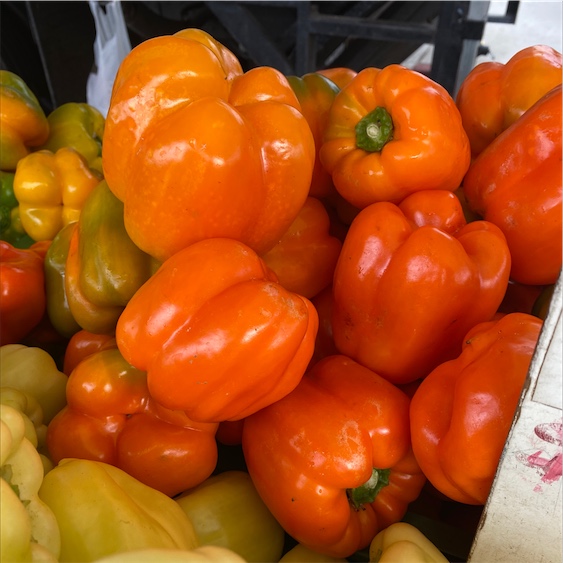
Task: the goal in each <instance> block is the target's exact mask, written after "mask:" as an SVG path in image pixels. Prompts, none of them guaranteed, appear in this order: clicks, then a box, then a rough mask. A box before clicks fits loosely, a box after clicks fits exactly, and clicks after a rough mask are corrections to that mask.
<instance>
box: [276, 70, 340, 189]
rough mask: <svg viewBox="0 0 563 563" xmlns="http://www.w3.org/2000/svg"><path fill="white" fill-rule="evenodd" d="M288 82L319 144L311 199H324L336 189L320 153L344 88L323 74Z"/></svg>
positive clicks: (316, 149)
mask: <svg viewBox="0 0 563 563" xmlns="http://www.w3.org/2000/svg"><path fill="white" fill-rule="evenodd" d="M287 80H288V82H289V84H290V86H291V87H292V88H293V91H294V92H295V95H296V96H297V99H298V100H299V103H300V104H301V112H302V113H303V115H304V116H305V119H306V120H307V123H308V124H309V127H310V128H311V133H313V139H314V140H315V166H314V168H313V177H312V179H311V186H310V188H309V195H310V196H314V197H324V196H327V195H328V194H329V193H331V192H332V191H334V185H333V183H332V177H331V175H330V174H329V173H328V172H327V171H326V170H325V168H324V166H323V165H322V163H321V159H320V157H319V151H320V148H321V145H322V142H323V136H324V132H325V129H326V126H327V123H328V114H329V111H330V107H331V106H332V102H333V101H334V98H335V97H336V94H338V92H340V88H338V86H337V85H336V84H335V83H334V82H332V81H331V80H329V79H327V78H325V77H324V76H323V75H322V74H319V73H315V72H311V73H309V74H305V75H303V76H301V77H298V76H288V77H287Z"/></svg>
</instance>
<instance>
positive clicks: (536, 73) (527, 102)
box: [456, 45, 562, 157]
mask: <svg viewBox="0 0 563 563" xmlns="http://www.w3.org/2000/svg"><path fill="white" fill-rule="evenodd" d="M561 62H562V57H561V53H558V52H557V51H556V50H555V49H553V48H552V47H548V46H547V45H533V46H531V47H526V48H525V49H522V50H521V51H518V52H517V53H516V54H515V55H514V56H513V57H512V58H511V59H510V60H509V61H508V62H507V63H506V64H502V63H497V62H493V61H490V62H489V61H488V62H484V63H481V64H478V65H477V66H475V67H474V68H473V69H472V70H471V72H470V73H469V74H468V75H467V76H466V77H465V79H464V80H463V82H462V84H461V87H460V89H459V91H458V93H457V97H456V103H457V107H458V108H459V111H460V113H461V119H462V122H463V127H464V128H465V130H466V132H467V135H468V137H469V143H470V144H471V153H472V155H473V156H474V157H476V156H477V155H478V154H479V153H481V152H483V150H484V149H485V148H486V147H487V146H488V145H490V144H491V142H492V141H493V140H494V139H495V138H496V137H498V136H499V135H500V134H501V133H502V132H503V131H504V130H505V129H507V128H508V127H510V125H512V124H513V123H514V122H515V121H516V120H517V119H518V118H519V117H520V116H521V115H522V114H523V113H524V112H525V111H527V110H528V109H529V108H531V107H532V106H533V105H534V104H535V103H536V102H537V101H538V100H539V99H540V98H542V97H543V96H544V95H545V94H547V93H548V92H549V91H550V90H552V89H553V88H555V86H557V85H558V84H561V76H562V75H561Z"/></svg>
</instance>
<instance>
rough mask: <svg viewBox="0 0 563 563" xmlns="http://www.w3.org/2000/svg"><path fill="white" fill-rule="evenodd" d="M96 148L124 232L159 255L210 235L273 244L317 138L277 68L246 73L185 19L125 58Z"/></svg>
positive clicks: (305, 187)
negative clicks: (120, 209) (182, 26)
mask: <svg viewBox="0 0 563 563" xmlns="http://www.w3.org/2000/svg"><path fill="white" fill-rule="evenodd" d="M102 157H103V166H104V174H105V177H106V179H107V182H108V185H109V187H110V189H111V190H112V191H113V193H114V194H115V195H116V196H117V197H118V198H119V199H121V200H122V201H123V202H124V204H125V226H126V228H127V231H128V233H129V235H130V236H131V239H132V240H133V241H134V242H135V244H137V245H138V246H139V248H141V249H142V250H144V251H145V252H147V253H148V254H150V255H151V256H154V257H155V258H157V259H158V260H161V261H163V260H165V259H166V258H169V257H170V256H172V254H174V253H176V252H178V251H179V250H181V249H182V248H184V247H186V246H187V245H189V244H191V243H193V242H196V241H198V240H202V239H206V238H214V237H228V238H234V239H237V240H240V241H242V242H244V243H245V244H247V245H248V246H250V247H251V248H253V249H254V250H255V251H256V252H258V253H261V252H265V251H267V250H269V249H270V248H271V247H273V246H274V244H276V242H277V241H278V240H279V238H280V237H281V236H282V235H283V233H284V232H285V231H286V230H287V229H288V228H289V226H290V225H291V223H292V221H293V220H294V219H295V217H296V216H297V213H298V212H299V209H301V207H302V205H303V203H304V202H305V199H306V197H307V195H308V192H309V186H310V182H311V176H312V171H313V165H314V160H315V143H314V139H313V135H312V133H311V130H310V128H309V125H308V123H307V121H306V119H305V117H304V116H303V115H302V114H301V112H300V106H299V101H298V100H297V98H296V96H295V94H294V93H293V90H292V89H291V87H290V85H289V83H288V82H287V80H286V78H285V77H284V76H283V75H282V74H281V73H280V72H279V71H277V70H275V69H273V68H269V67H258V68H254V69H251V70H250V71H248V72H246V73H243V72H242V70H241V67H240V63H239V61H238V60H237V59H236V57H234V55H233V54H232V53H231V52H230V51H228V50H227V49H226V48H225V47H224V46H223V45H221V44H220V43H218V42H217V41H215V40H214V39H213V38H212V37H210V36H209V35H208V34H206V33H205V32H203V31H201V30H194V29H187V30H182V31H180V32H178V33H176V34H174V35H171V36H161V37H156V38H152V39H149V40H147V41H145V42H143V43H141V44H140V45H139V46H137V47H136V48H134V49H133V50H132V51H131V53H130V54H129V55H128V56H127V57H126V58H125V59H124V61H123V62H122V64H121V66H120V68H119V70H118V73H117V76H116V79H115V82H114V88H113V93H112V98H111V103H110V108H109V112H108V116H107V119H106V127H105V132H104V144H103V151H102ZM186 171H189V172H186ZM147 202H151V203H150V211H149V209H148V208H147Z"/></svg>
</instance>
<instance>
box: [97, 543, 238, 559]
mask: <svg viewBox="0 0 563 563" xmlns="http://www.w3.org/2000/svg"><path fill="white" fill-rule="evenodd" d="M157 562H158V563H245V561H244V559H243V558H242V557H240V555H237V554H236V553H235V552H234V551H231V550H230V549H227V548H226V547H219V546H216V545H202V546H201V547H196V548H195V549H192V550H190V551H186V550H183V549H164V548H160V549H137V550H134V551H127V552H124V553H116V554H114V555H108V557H103V558H102V559H98V560H97V561H96V563H157Z"/></svg>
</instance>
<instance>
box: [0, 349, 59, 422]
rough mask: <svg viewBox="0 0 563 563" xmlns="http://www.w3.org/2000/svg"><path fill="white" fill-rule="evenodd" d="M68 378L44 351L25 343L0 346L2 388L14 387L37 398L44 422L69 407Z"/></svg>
mask: <svg viewBox="0 0 563 563" xmlns="http://www.w3.org/2000/svg"><path fill="white" fill-rule="evenodd" d="M67 380H68V378H67V376H66V375H65V374H64V373H63V372H61V371H59V369H58V368H57V365H56V363H55V360H54V359H53V358H52V357H51V356H50V355H49V353H48V352H46V351H45V350H43V349H42V348H36V347H33V346H24V345H23V344H5V345H4V346H0V387H12V388H14V389H18V390H20V391H22V392H24V393H26V394H28V395H31V396H32V397H34V398H35V399H36V400H37V402H38V403H39V405H40V406H41V410H42V413H43V422H44V423H45V424H49V422H51V419H52V418H53V417H54V416H55V415H56V414H57V413H58V412H59V411H60V410H62V408H63V407H64V406H65V405H66V384H67Z"/></svg>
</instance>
